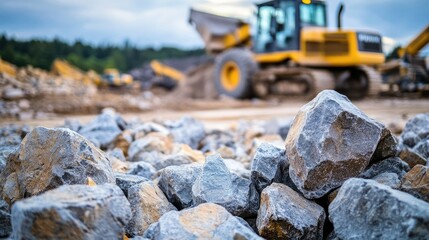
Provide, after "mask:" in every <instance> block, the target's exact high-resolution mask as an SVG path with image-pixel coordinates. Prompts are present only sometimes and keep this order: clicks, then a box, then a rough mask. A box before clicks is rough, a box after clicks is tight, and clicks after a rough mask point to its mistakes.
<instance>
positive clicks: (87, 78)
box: [51, 59, 102, 86]
mask: <svg viewBox="0 0 429 240" xmlns="http://www.w3.org/2000/svg"><path fill="white" fill-rule="evenodd" d="M51 73H52V74H53V75H57V76H61V77H69V78H72V79H75V80H79V81H82V82H83V83H84V84H92V83H94V84H95V85H97V86H100V85H101V84H102V83H101V78H100V76H99V75H98V74H97V73H96V72H95V71H92V70H90V71H88V72H86V73H85V72H83V71H82V70H80V69H79V68H77V67H75V66H73V65H72V64H70V63H69V62H67V61H65V60H62V59H55V60H54V62H53V63H52V65H51Z"/></svg>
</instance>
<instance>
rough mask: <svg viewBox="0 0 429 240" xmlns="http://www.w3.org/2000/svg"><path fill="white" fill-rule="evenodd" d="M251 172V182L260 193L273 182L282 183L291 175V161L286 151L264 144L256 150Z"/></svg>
mask: <svg viewBox="0 0 429 240" xmlns="http://www.w3.org/2000/svg"><path fill="white" fill-rule="evenodd" d="M250 170H251V180H252V182H253V183H254V184H255V187H256V189H257V190H258V191H259V192H261V191H262V190H263V189H264V188H265V187H267V186H269V185H270V184H271V183H273V182H282V178H286V177H287V175H289V171H288V170H289V161H288V160H287V157H286V152H285V149H282V148H279V147H276V146H275V145H273V144H270V143H262V144H261V145H260V146H259V147H258V148H257V149H256V153H255V155H254V157H253V160H252V166H251V169H250ZM283 170H286V171H283Z"/></svg>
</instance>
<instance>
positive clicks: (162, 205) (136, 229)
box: [127, 181, 177, 236]
mask: <svg viewBox="0 0 429 240" xmlns="http://www.w3.org/2000/svg"><path fill="white" fill-rule="evenodd" d="M128 200H129V201H130V206H131V212H132V218H131V220H130V222H129V223H128V225H127V234H128V235H130V236H136V235H142V234H143V233H144V232H145V231H146V229H147V228H148V227H149V225H150V224H152V223H155V222H157V221H158V219H159V218H160V217H161V216H162V215H163V214H165V213H167V212H169V211H172V210H177V209H176V208H175V207H174V206H173V205H172V204H171V203H170V202H168V199H167V198H166V197H165V195H164V193H163V192H162V191H161V189H159V188H158V186H157V185H156V184H155V183H153V182H152V181H147V182H142V183H139V184H136V185H134V186H132V187H130V188H129V189H128Z"/></svg>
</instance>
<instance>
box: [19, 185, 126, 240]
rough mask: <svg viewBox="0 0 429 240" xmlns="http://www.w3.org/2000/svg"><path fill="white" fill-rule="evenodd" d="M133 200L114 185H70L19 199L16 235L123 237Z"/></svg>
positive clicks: (72, 237)
mask: <svg viewBox="0 0 429 240" xmlns="http://www.w3.org/2000/svg"><path fill="white" fill-rule="evenodd" d="M130 217H131V211H130V204H129V203H128V201H127V199H126V197H125V196H124V194H123V193H122V191H121V189H119V188H118V187H117V186H115V185H111V184H105V185H97V186H87V185H67V186H61V187H59V188H57V189H54V190H51V191H48V192H45V193H43V194H41V195H39V196H34V197H31V198H27V199H24V200H22V201H18V202H16V203H15V204H14V205H13V207H12V226H13V237H14V239H122V237H123V234H124V232H125V231H124V228H125V225H126V224H127V222H128V221H129V219H130Z"/></svg>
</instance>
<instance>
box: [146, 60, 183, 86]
mask: <svg viewBox="0 0 429 240" xmlns="http://www.w3.org/2000/svg"><path fill="white" fill-rule="evenodd" d="M150 67H151V68H152V70H153V72H154V73H155V74H156V75H157V76H166V77H169V78H171V79H173V80H175V81H178V82H180V81H182V80H184V79H185V74H184V73H182V72H181V71H179V70H177V69H175V68H173V67H170V66H167V65H165V64H162V63H161V62H159V61H157V60H153V61H152V62H151V63H150Z"/></svg>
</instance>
